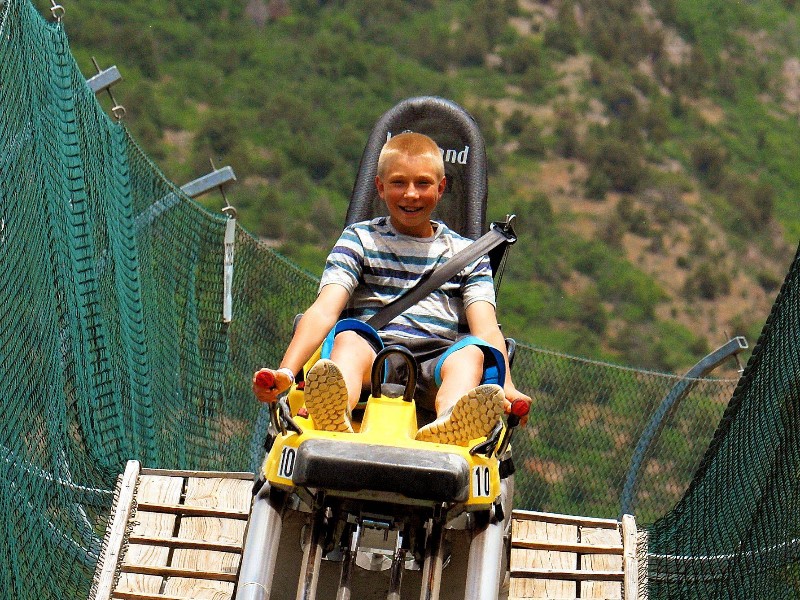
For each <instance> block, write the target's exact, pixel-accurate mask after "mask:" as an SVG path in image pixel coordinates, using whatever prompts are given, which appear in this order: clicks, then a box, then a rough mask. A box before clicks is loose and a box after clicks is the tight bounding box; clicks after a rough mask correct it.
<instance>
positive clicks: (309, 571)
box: [296, 506, 325, 600]
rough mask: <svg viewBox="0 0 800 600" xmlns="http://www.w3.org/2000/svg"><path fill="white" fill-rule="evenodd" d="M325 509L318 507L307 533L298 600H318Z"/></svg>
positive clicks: (298, 587)
mask: <svg viewBox="0 0 800 600" xmlns="http://www.w3.org/2000/svg"><path fill="white" fill-rule="evenodd" d="M324 531H325V508H324V507H323V506H318V507H317V508H315V509H314V512H313V513H312V517H311V527H310V528H309V531H308V533H306V536H305V541H306V547H305V548H304V549H303V562H302V563H301V566H300V581H299V582H298V584H297V597H296V598H297V600H316V597H317V583H319V566H320V562H321V561H322V543H323V541H324V539H325V535H324Z"/></svg>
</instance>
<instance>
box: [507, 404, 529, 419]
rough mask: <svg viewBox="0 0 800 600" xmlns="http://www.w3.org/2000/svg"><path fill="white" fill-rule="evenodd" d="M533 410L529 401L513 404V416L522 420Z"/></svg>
mask: <svg viewBox="0 0 800 600" xmlns="http://www.w3.org/2000/svg"><path fill="white" fill-rule="evenodd" d="M530 410H531V403H530V402H528V401H527V400H514V401H513V402H512V403H511V414H512V415H514V416H515V417H519V418H520V419H521V418H522V417H524V416H525V415H527V414H528V413H529V412H530Z"/></svg>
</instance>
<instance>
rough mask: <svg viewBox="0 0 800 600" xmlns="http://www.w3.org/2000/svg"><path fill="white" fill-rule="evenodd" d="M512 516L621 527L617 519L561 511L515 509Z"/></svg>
mask: <svg viewBox="0 0 800 600" xmlns="http://www.w3.org/2000/svg"><path fill="white" fill-rule="evenodd" d="M511 517H512V519H517V520H521V521H522V520H524V521H541V522H543V523H559V524H563V525H575V526H585V527H604V528H607V529H617V527H619V521H616V520H615V519H600V518H597V517H579V516H573V515H562V514H559V513H545V512H539V511H535V510H514V511H513V512H512V513H511Z"/></svg>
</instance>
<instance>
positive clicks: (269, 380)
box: [256, 371, 275, 389]
mask: <svg viewBox="0 0 800 600" xmlns="http://www.w3.org/2000/svg"><path fill="white" fill-rule="evenodd" d="M256 385H259V386H261V387H265V388H267V389H270V388H274V387H275V375H273V374H272V371H259V372H258V374H257V375H256Z"/></svg>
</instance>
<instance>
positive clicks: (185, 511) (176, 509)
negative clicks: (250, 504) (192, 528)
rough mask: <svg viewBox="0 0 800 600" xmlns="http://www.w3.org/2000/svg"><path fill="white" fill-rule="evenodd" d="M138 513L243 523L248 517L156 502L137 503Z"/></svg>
mask: <svg viewBox="0 0 800 600" xmlns="http://www.w3.org/2000/svg"><path fill="white" fill-rule="evenodd" d="M139 512H151V513H164V514H170V515H188V516H194V517H218V518H220V519H239V520H243V521H246V520H247V518H248V517H249V516H250V513H249V511H245V510H225V509H219V508H212V507H208V506H191V505H188V504H166V503H158V502H139Z"/></svg>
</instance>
